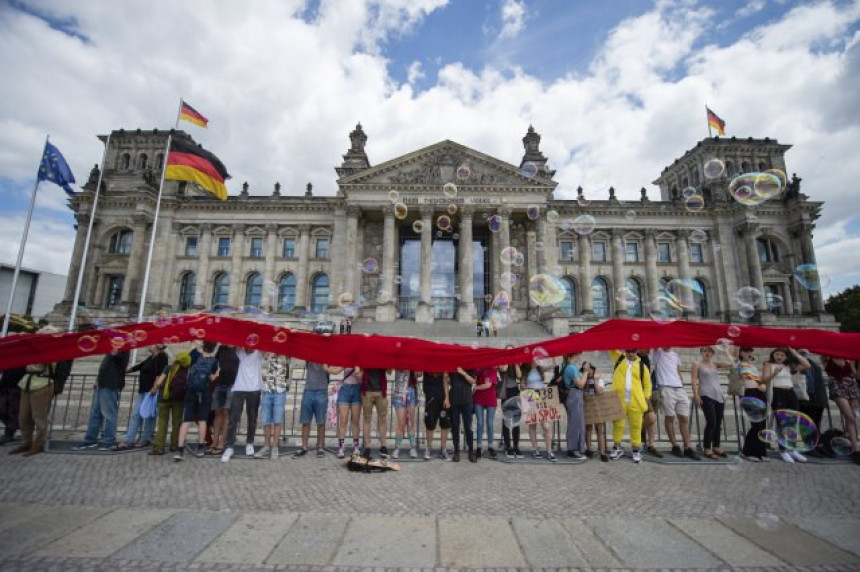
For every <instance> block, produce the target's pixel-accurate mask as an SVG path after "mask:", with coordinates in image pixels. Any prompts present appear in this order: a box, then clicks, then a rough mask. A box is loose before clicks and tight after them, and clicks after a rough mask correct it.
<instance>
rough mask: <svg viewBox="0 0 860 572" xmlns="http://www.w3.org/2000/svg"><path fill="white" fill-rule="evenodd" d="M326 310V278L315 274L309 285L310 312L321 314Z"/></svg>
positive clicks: (323, 275)
mask: <svg viewBox="0 0 860 572" xmlns="http://www.w3.org/2000/svg"><path fill="white" fill-rule="evenodd" d="M326 308H328V276H327V275H325V274H317V275H316V276H314V281H313V283H312V284H311V311H312V312H315V313H317V314H321V313H323V312H325V311H326Z"/></svg>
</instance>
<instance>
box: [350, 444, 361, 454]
mask: <svg viewBox="0 0 860 572" xmlns="http://www.w3.org/2000/svg"><path fill="white" fill-rule="evenodd" d="M359 453H361V449H360V448H359V446H358V445H353V446H352V454H353V455H358V454H359Z"/></svg>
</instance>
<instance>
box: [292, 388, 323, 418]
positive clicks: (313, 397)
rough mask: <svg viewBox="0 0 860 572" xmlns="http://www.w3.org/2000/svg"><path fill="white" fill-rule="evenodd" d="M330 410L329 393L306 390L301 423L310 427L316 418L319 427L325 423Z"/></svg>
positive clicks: (320, 390)
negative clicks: (327, 410)
mask: <svg viewBox="0 0 860 572" xmlns="http://www.w3.org/2000/svg"><path fill="white" fill-rule="evenodd" d="M326 409H328V391H327V390H325V389H306V390H305V392H304V393H303V394H302V408H301V412H300V413H299V422H300V423H301V424H302V425H310V422H311V419H313V418H316V422H317V425H322V424H323V423H325V413H326Z"/></svg>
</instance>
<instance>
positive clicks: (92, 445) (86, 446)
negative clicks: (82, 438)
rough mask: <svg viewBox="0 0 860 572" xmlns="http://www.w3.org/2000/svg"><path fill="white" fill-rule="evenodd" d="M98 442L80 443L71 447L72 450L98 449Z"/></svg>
mask: <svg viewBox="0 0 860 572" xmlns="http://www.w3.org/2000/svg"><path fill="white" fill-rule="evenodd" d="M98 447H99V444H98V443H81V444H80V445H75V446H74V447H72V451H86V450H87V449H98Z"/></svg>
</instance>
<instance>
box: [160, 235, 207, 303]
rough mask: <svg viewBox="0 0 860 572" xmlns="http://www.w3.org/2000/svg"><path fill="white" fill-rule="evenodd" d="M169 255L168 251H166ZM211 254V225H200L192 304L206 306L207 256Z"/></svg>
mask: <svg viewBox="0 0 860 572" xmlns="http://www.w3.org/2000/svg"><path fill="white" fill-rule="evenodd" d="M168 256H169V253H168ZM211 256H212V225H211V224H203V225H200V244H198V245H197V257H198V259H199V260H200V262H199V263H198V265H197V284H196V288H195V290H194V305H195V306H206V285H207V284H209V258H210V257H211Z"/></svg>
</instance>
